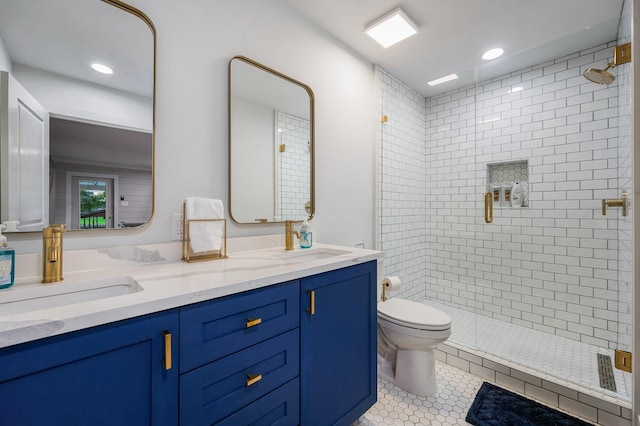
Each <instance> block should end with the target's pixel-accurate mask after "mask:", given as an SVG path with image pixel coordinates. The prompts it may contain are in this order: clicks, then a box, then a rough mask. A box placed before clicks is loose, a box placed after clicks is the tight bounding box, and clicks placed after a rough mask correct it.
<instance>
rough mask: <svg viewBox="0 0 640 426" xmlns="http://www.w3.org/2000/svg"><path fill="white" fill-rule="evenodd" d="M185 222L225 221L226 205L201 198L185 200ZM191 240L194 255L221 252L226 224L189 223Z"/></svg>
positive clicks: (218, 201) (219, 201)
mask: <svg viewBox="0 0 640 426" xmlns="http://www.w3.org/2000/svg"><path fill="white" fill-rule="evenodd" d="M184 201H185V203H186V209H185V210H186V211H185V216H186V217H185V220H190V219H224V205H223V204H222V201H221V200H215V199H211V198H201V197H187V198H185V200H184ZM187 223H188V224H189V239H190V240H191V250H192V251H193V252H194V253H201V252H205V251H212V250H221V249H222V237H223V233H224V222H187Z"/></svg>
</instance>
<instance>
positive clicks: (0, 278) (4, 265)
mask: <svg viewBox="0 0 640 426" xmlns="http://www.w3.org/2000/svg"><path fill="white" fill-rule="evenodd" d="M6 228H7V225H4V224H2V225H0V288H7V287H11V286H12V285H13V280H14V268H15V264H16V252H15V250H13V249H12V248H11V247H9V246H7V237H5V236H4V235H2V230H3V229H6Z"/></svg>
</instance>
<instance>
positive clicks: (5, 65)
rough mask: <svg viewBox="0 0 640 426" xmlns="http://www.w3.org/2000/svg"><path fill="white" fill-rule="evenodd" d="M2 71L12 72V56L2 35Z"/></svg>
mask: <svg viewBox="0 0 640 426" xmlns="http://www.w3.org/2000/svg"><path fill="white" fill-rule="evenodd" d="M0 71H8V72H11V58H10V57H9V52H7V46H5V44H4V40H2V37H0Z"/></svg>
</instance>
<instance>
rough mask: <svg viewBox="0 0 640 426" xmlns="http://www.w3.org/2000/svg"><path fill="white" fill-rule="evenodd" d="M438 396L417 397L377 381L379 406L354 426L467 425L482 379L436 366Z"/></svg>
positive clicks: (456, 370)
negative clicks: (470, 408) (467, 416)
mask: <svg viewBox="0 0 640 426" xmlns="http://www.w3.org/2000/svg"><path fill="white" fill-rule="evenodd" d="M436 369H437V371H438V392H437V393H436V394H435V395H433V396H427V397H423V396H416V395H414V394H412V393H409V392H407V391H405V390H403V389H401V388H399V387H397V386H395V385H394V384H392V383H389V382H387V381H385V380H383V379H380V378H379V379H378V402H376V404H375V405H374V406H373V407H371V408H370V409H369V411H367V412H366V413H365V415H364V416H362V417H361V418H360V419H358V421H356V422H355V423H354V424H353V426H379V425H394V426H413V425H432V426H452V425H468V424H469V423H467V422H466V421H465V420H464V418H465V417H466V415H467V411H469V407H470V406H471V403H472V402H473V399H474V398H475V396H476V393H477V392H478V389H480V386H481V385H482V382H483V381H484V380H483V379H482V378H481V377H478V376H475V375H473V374H471V373H467V372H465V371H462V370H460V369H457V368H455V367H452V366H450V365H447V364H444V363H442V362H436Z"/></svg>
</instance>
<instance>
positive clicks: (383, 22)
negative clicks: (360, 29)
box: [364, 7, 418, 49]
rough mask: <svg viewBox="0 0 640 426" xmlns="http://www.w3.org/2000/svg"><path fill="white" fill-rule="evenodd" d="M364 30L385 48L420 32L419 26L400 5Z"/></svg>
mask: <svg viewBox="0 0 640 426" xmlns="http://www.w3.org/2000/svg"><path fill="white" fill-rule="evenodd" d="M364 32H365V33H367V35H369V36H370V37H371V38H373V39H374V40H375V41H377V42H378V43H379V44H380V45H381V46H382V47H384V48H385V49H386V48H387V47H389V46H392V45H394V44H396V43H397V42H399V41H402V40H404V39H405V38H407V37H411V36H412V35H414V34H416V33H417V32H418V27H417V26H416V25H415V24H414V23H413V22H411V19H409V17H408V16H407V14H406V13H404V12H403V11H402V10H401V9H400V8H399V7H398V8H395V9H393V10H392V11H391V12H389V13H387V14H386V15H384V16H382V17H380V18H378V19H376V20H375V21H373V22H372V23H370V24H369V25H367V26H366V27H365V28H364Z"/></svg>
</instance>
